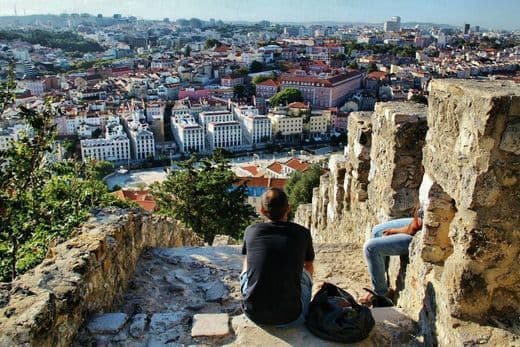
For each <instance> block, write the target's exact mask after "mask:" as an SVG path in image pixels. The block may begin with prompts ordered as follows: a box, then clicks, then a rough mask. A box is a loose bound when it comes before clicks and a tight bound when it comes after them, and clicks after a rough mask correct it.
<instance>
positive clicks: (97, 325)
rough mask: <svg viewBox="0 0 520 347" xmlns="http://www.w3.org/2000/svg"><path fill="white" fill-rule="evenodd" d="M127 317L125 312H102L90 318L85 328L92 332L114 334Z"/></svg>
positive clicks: (121, 326)
mask: <svg viewBox="0 0 520 347" xmlns="http://www.w3.org/2000/svg"><path fill="white" fill-rule="evenodd" d="M127 319H128V315H127V314H126V313H104V314H100V315H96V316H95V317H94V318H93V319H91V320H90V321H89V323H88V325H87V329H88V330H89V331H90V333H92V334H116V333H117V332H119V330H121V328H123V326H124V325H125V323H126V321H127Z"/></svg>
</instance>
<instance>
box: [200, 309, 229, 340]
mask: <svg viewBox="0 0 520 347" xmlns="http://www.w3.org/2000/svg"><path fill="white" fill-rule="evenodd" d="M228 334H229V316H228V314H227V313H216V314H208V313H204V314H196V315H195V316H193V327H192V328H191V336H192V337H200V336H226V335H228Z"/></svg>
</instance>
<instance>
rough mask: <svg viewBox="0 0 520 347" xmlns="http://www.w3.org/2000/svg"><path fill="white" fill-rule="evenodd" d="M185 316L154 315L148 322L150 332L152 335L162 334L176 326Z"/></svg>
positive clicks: (183, 314) (178, 313)
mask: <svg viewBox="0 0 520 347" xmlns="http://www.w3.org/2000/svg"><path fill="white" fill-rule="evenodd" d="M185 316H186V313H184V312H174V313H155V314H154V315H153V316H152V319H151V320H150V331H151V332H153V333H154V334H161V333H164V332H166V331H168V330H170V329H171V328H173V327H175V326H176V325H178V324H179V323H180V322H181V321H182V320H183V318H184V317H185Z"/></svg>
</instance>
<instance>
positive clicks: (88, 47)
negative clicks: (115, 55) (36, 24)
mask: <svg viewBox="0 0 520 347" xmlns="http://www.w3.org/2000/svg"><path fill="white" fill-rule="evenodd" d="M0 40H8V41H12V40H21V41H26V42H29V43H31V44H40V45H42V46H45V47H50V48H61V49H63V50H64V51H68V52H83V53H88V52H101V51H103V50H104V48H103V46H101V45H100V44H99V43H97V42H95V41H92V40H87V39H85V38H84V37H83V36H80V35H78V34H76V33H74V32H72V31H48V30H41V29H31V30H26V31H19V30H0Z"/></svg>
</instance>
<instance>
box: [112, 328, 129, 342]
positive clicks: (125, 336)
mask: <svg viewBox="0 0 520 347" xmlns="http://www.w3.org/2000/svg"><path fill="white" fill-rule="evenodd" d="M127 339H128V334H127V333H126V331H124V330H121V331H120V332H119V334H117V335H116V336H114V338H112V341H113V342H122V341H126V340H127Z"/></svg>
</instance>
